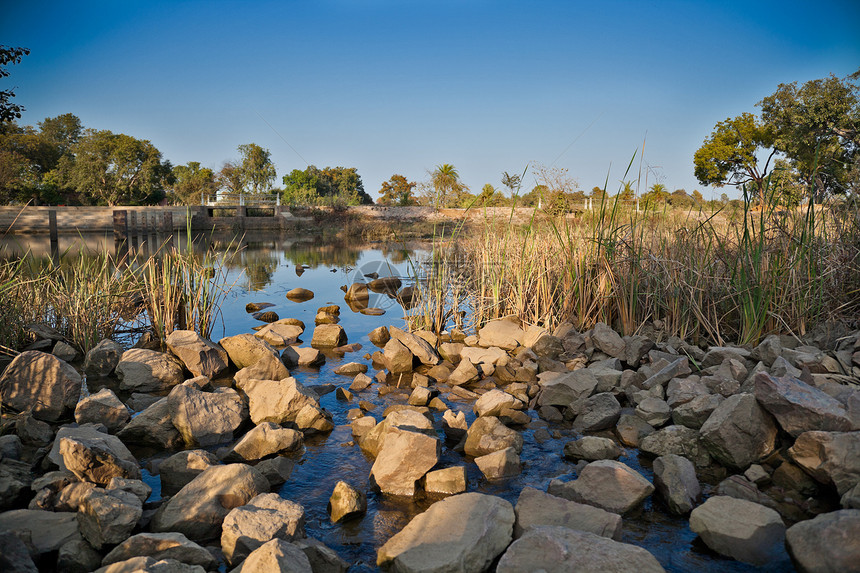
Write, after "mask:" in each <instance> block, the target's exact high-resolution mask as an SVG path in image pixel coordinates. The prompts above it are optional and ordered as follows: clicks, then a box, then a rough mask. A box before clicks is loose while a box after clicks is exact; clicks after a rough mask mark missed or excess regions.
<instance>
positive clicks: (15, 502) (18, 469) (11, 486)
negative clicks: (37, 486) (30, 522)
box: [0, 459, 41, 511]
mask: <svg viewBox="0 0 860 573" xmlns="http://www.w3.org/2000/svg"><path fill="white" fill-rule="evenodd" d="M30 469H31V468H30V464H28V463H25V462H21V461H18V460H12V459H2V460H0V511H2V510H5V509H12V508H14V507H21V506H22V505H26V503H27V500H28V499H29V497H30V493H31V491H30V486H31V484H32V483H33V476H32V474H31V472H30ZM33 509H36V508H33ZM39 509H41V508H39Z"/></svg>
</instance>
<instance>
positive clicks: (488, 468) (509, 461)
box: [475, 447, 523, 480]
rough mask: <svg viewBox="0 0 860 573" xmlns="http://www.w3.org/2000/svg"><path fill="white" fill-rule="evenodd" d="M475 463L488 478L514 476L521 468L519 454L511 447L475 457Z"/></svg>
mask: <svg viewBox="0 0 860 573" xmlns="http://www.w3.org/2000/svg"><path fill="white" fill-rule="evenodd" d="M475 465H477V466H478V469H479V470H481V473H482V474H484V477H485V478H487V479H489V480H494V479H504V478H507V477H511V476H515V475H518V474H519V473H520V472H521V471H522V469H523V465H522V462H520V456H519V454H518V453H517V451H516V450H515V449H514V448H513V447H508V448H505V449H504V450H499V451H497V452H493V453H491V454H487V455H485V456H480V457H477V458H475Z"/></svg>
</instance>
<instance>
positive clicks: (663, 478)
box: [654, 454, 702, 515]
mask: <svg viewBox="0 0 860 573" xmlns="http://www.w3.org/2000/svg"><path fill="white" fill-rule="evenodd" d="M654 485H655V486H656V488H657V492H658V493H659V494H660V496H661V497H662V498H663V500H664V501H665V502H666V505H667V506H668V507H669V511H670V512H671V513H674V514H676V515H686V514H688V513H690V511H692V509H693V506H694V505H695V504H696V503H697V502H698V501H699V499H700V498H701V496H702V489H701V488H700V487H699V480H698V479H697V478H696V468H695V467H694V466H693V463H692V462H691V461H690V460H688V459H687V458H684V457H682V456H678V455H675V454H668V455H665V456H660V457H658V458H657V459H655V460H654Z"/></svg>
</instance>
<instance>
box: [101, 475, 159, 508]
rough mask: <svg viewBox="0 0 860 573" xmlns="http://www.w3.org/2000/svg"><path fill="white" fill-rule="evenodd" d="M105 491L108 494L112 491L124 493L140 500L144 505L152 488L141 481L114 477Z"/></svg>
mask: <svg viewBox="0 0 860 573" xmlns="http://www.w3.org/2000/svg"><path fill="white" fill-rule="evenodd" d="M106 491H107V492H108V493H110V492H112V491H124V492H126V493H130V494H132V495H134V496H135V497H136V498H137V499H139V500H140V503H146V500H147V499H149V495H150V494H151V493H152V488H151V487H149V486H148V485H146V483H144V481H143V480H139V479H128V478H118V477H115V478H113V479H112V480H110V482H108V486H107V488H106Z"/></svg>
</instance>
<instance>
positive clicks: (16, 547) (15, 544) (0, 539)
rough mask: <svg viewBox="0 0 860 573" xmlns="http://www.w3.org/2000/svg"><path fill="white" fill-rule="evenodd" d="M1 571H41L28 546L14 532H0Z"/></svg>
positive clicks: (27, 572)
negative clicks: (34, 561)
mask: <svg viewBox="0 0 860 573" xmlns="http://www.w3.org/2000/svg"><path fill="white" fill-rule="evenodd" d="M0 571H6V572H8V573H39V570H38V569H37V568H36V564H35V563H33V558H32V557H30V552H29V551H27V546H26V545H25V544H24V542H23V541H22V540H21V539H20V538H18V537H17V536H16V535H15V534H14V533H11V532H9V531H3V532H0Z"/></svg>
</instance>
